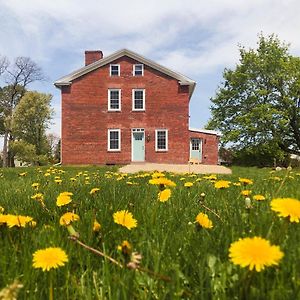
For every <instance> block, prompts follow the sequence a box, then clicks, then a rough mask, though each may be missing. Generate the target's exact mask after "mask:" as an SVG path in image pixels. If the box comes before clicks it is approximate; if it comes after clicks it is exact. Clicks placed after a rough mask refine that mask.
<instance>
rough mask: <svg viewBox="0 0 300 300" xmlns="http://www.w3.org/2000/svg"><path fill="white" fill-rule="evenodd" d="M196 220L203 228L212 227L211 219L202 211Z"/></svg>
mask: <svg viewBox="0 0 300 300" xmlns="http://www.w3.org/2000/svg"><path fill="white" fill-rule="evenodd" d="M196 222H197V223H198V224H199V225H200V226H201V227H203V228H209V229H210V228H213V224H212V221H211V220H210V219H209V218H208V215H207V214H204V213H202V212H201V213H199V214H198V215H197V217H196Z"/></svg>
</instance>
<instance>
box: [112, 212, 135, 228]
mask: <svg viewBox="0 0 300 300" xmlns="http://www.w3.org/2000/svg"><path fill="white" fill-rule="evenodd" d="M113 218H114V222H115V223H116V224H119V225H122V226H124V227H126V228H127V229H129V230H131V229H132V228H135V227H137V220H136V219H134V218H133V216H132V213H130V212H128V210H121V211H117V212H115V213H114V214H113Z"/></svg>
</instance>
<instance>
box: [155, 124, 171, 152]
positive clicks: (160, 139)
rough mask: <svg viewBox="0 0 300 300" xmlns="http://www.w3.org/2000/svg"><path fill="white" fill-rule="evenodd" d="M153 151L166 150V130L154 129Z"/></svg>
mask: <svg viewBox="0 0 300 300" xmlns="http://www.w3.org/2000/svg"><path fill="white" fill-rule="evenodd" d="M155 151H168V130H167V129H156V130H155Z"/></svg>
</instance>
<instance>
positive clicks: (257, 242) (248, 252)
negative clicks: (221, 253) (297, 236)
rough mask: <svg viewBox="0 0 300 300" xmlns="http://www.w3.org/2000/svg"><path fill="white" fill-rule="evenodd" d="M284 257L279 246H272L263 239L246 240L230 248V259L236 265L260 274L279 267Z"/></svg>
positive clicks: (237, 242) (234, 243) (240, 240)
mask: <svg viewBox="0 0 300 300" xmlns="http://www.w3.org/2000/svg"><path fill="white" fill-rule="evenodd" d="M282 257H283V252H281V251H280V248H279V246H272V245H271V244H270V242H269V241H268V240H265V239H263V238H261V237H253V238H244V239H239V240H238V241H236V242H233V243H232V244H231V245H230V248H229V258H230V260H231V261H232V262H233V263H234V264H235V265H240V266H241V267H243V268H244V267H248V266H249V269H250V270H253V269H254V268H255V270H256V271H257V272H260V271H261V270H263V269H264V268H265V266H267V267H269V266H272V265H278V263H279V261H280V260H281V258H282Z"/></svg>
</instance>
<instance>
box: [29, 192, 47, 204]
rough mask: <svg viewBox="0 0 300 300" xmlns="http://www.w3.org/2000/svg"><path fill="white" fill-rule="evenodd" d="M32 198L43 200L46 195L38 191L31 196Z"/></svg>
mask: <svg viewBox="0 0 300 300" xmlns="http://www.w3.org/2000/svg"><path fill="white" fill-rule="evenodd" d="M30 198H31V199H33V200H37V201H41V202H42V201H43V200H44V195H43V194H42V193H37V194H34V195H33V196H31V197H30Z"/></svg>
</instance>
